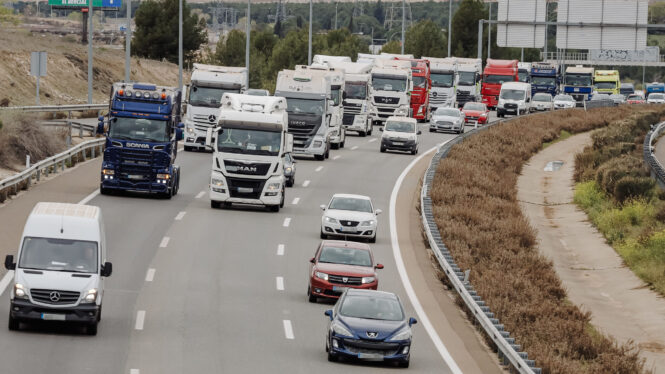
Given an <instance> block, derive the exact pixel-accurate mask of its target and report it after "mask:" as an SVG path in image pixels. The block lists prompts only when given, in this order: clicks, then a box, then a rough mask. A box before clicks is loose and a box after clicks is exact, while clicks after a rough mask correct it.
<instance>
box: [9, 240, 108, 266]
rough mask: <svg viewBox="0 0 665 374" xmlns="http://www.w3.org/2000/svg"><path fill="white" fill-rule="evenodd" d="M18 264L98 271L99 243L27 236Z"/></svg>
mask: <svg viewBox="0 0 665 374" xmlns="http://www.w3.org/2000/svg"><path fill="white" fill-rule="evenodd" d="M18 266H19V267H20V268H22V269H36V270H53V271H69V272H74V273H97V271H98V268H99V266H97V243H95V242H92V241H84V240H71V239H53V238H35V237H26V238H25V239H23V247H22V248H21V258H20V259H19V265H18Z"/></svg>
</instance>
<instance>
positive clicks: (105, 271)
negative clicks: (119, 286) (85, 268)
mask: <svg viewBox="0 0 665 374" xmlns="http://www.w3.org/2000/svg"><path fill="white" fill-rule="evenodd" d="M99 273H100V275H101V276H102V277H110V276H111V273H113V264H112V263H110V262H105V263H104V265H102V268H101V271H100V272H99Z"/></svg>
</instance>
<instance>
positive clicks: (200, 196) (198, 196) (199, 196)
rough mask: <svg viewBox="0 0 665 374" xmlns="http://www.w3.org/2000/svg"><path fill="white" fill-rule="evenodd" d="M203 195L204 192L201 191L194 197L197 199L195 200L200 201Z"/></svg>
mask: <svg viewBox="0 0 665 374" xmlns="http://www.w3.org/2000/svg"><path fill="white" fill-rule="evenodd" d="M205 194H206V192H205V191H201V192H199V193H198V194H197V195H196V198H197V199H200V198H202V197H203V195H205Z"/></svg>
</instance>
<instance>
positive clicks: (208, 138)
mask: <svg viewBox="0 0 665 374" xmlns="http://www.w3.org/2000/svg"><path fill="white" fill-rule="evenodd" d="M205 145H206V146H207V147H210V146H212V128H208V129H207V130H206V144H205Z"/></svg>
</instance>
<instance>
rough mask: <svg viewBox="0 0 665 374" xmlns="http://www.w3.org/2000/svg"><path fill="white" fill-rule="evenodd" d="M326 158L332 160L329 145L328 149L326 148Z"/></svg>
mask: <svg viewBox="0 0 665 374" xmlns="http://www.w3.org/2000/svg"><path fill="white" fill-rule="evenodd" d="M325 157H326V158H330V144H329V145H328V148H326V155H325Z"/></svg>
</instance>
